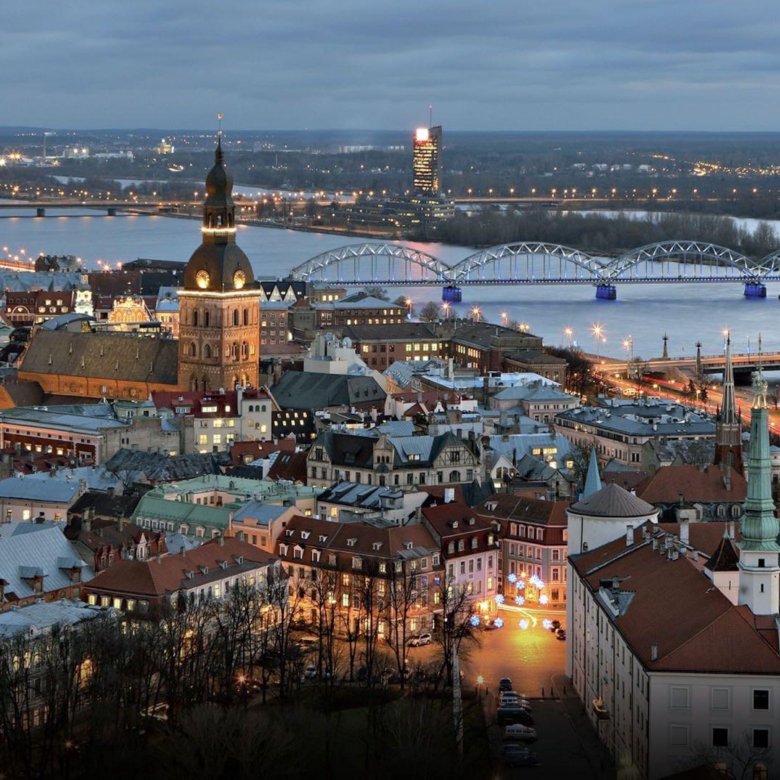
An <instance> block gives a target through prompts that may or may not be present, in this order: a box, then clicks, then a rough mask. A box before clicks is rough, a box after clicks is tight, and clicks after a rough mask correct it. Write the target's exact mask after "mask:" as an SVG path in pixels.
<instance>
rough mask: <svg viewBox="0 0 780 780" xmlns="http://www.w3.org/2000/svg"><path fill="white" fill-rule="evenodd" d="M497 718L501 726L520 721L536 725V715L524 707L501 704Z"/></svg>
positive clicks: (497, 711)
mask: <svg viewBox="0 0 780 780" xmlns="http://www.w3.org/2000/svg"><path fill="white" fill-rule="evenodd" d="M496 718H497V720H498V723H499V725H501V726H505V725H507V724H510V723H520V724H522V725H523V726H533V725H534V716H533V715H531V713H530V712H529V711H528V710H527V709H525V708H524V707H516V706H510V705H506V706H501V707H499V708H498V710H496Z"/></svg>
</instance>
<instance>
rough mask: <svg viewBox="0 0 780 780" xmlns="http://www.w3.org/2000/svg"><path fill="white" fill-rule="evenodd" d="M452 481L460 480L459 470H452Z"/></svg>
mask: <svg viewBox="0 0 780 780" xmlns="http://www.w3.org/2000/svg"><path fill="white" fill-rule="evenodd" d="M450 482H460V472H459V471H451V472H450Z"/></svg>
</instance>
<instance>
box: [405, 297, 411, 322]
mask: <svg viewBox="0 0 780 780" xmlns="http://www.w3.org/2000/svg"><path fill="white" fill-rule="evenodd" d="M406 305H407V306H408V307H409V319H412V299H411V298H407V299H406Z"/></svg>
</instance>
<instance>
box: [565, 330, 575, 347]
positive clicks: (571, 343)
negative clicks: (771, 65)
mask: <svg viewBox="0 0 780 780" xmlns="http://www.w3.org/2000/svg"><path fill="white" fill-rule="evenodd" d="M563 335H564V336H566V341H567V342H568V344H569V349H571V348H572V347H573V346H574V330H573V328H569V327H566V328H564V329H563Z"/></svg>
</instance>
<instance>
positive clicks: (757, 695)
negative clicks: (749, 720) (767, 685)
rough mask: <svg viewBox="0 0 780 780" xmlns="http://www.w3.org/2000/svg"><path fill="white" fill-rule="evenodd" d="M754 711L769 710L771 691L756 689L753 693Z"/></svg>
mask: <svg viewBox="0 0 780 780" xmlns="http://www.w3.org/2000/svg"><path fill="white" fill-rule="evenodd" d="M753 709H754V710H768V709H769V691H766V690H761V689H758V688H757V689H755V690H754V691H753Z"/></svg>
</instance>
